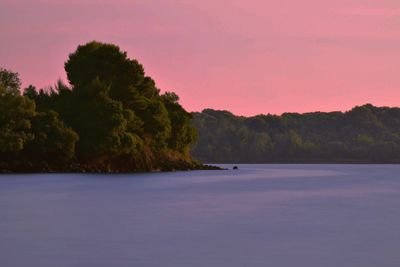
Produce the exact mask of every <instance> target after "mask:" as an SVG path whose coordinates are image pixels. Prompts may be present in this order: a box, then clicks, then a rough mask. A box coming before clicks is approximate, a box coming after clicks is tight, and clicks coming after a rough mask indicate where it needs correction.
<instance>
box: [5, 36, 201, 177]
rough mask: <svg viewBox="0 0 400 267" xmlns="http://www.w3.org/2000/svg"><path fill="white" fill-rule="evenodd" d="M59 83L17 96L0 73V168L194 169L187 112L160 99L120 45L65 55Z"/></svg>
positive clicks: (14, 82)
mask: <svg viewBox="0 0 400 267" xmlns="http://www.w3.org/2000/svg"><path fill="white" fill-rule="evenodd" d="M65 70H66V72H67V77H68V80H69V83H70V85H71V86H67V85H65V84H64V83H62V82H61V81H59V82H58V83H57V85H56V86H54V87H52V88H49V89H47V90H44V89H41V90H39V91H38V90H36V88H35V87H34V86H29V87H28V88H26V89H25V90H24V93H23V95H21V93H20V85H21V83H20V80H19V78H18V74H16V73H13V72H11V71H8V70H5V69H0V170H1V171H33V170H35V171H113V172H114V171H142V170H157V169H183V168H185V169H188V168H195V167H198V166H199V165H198V163H196V162H195V161H193V160H192V159H191V157H190V155H189V148H190V145H191V144H192V143H193V141H194V140H195V139H196V131H195V129H194V128H193V127H192V126H191V118H192V115H191V114H190V113H188V112H186V111H185V110H184V109H183V108H182V106H181V105H180V104H179V103H178V101H179V98H178V96H177V95H176V94H174V93H169V92H167V93H165V94H162V95H161V94H160V90H159V89H158V88H157V87H156V85H155V82H154V81H153V80H152V79H151V78H150V77H148V76H146V75H145V72H144V69H143V67H142V65H140V64H139V63H138V62H137V61H136V60H133V59H129V58H128V57H127V54H126V53H125V52H122V51H121V50H120V48H119V47H118V46H115V45H112V44H104V43H99V42H90V43H88V44H85V45H82V46H79V47H78V48H77V50H76V51H75V52H74V53H72V54H70V55H69V59H68V61H67V62H66V63H65Z"/></svg>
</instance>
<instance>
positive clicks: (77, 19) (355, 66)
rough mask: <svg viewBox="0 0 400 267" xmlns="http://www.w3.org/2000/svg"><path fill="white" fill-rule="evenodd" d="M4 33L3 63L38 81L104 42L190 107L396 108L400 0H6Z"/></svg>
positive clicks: (0, 10) (0, 25) (0, 23)
mask: <svg viewBox="0 0 400 267" xmlns="http://www.w3.org/2000/svg"><path fill="white" fill-rule="evenodd" d="M0 36H1V37H0V66H1V67H5V68H9V69H12V70H14V71H17V72H19V73H20V76H21V78H22V80H23V84H24V85H28V84H34V85H36V86H37V87H39V88H40V87H45V86H49V85H52V84H54V83H55V81H56V80H57V78H62V79H64V80H66V78H65V74H64V70H63V63H64V62H65V60H66V59H67V57H68V54H69V53H70V52H72V51H74V50H75V48H76V46H77V45H78V44H83V43H85V42H88V41H91V40H99V41H103V42H112V43H115V44H118V45H119V46H121V48H122V49H123V50H125V51H127V52H128V55H129V56H130V57H132V58H136V59H138V60H139V61H140V62H141V63H142V64H143V65H144V67H145V69H146V73H147V74H148V75H150V76H152V77H153V78H154V79H155V80H156V82H157V84H158V87H159V88H161V90H162V91H166V90H167V91H175V92H176V93H178V94H179V96H180V97H181V103H182V104H183V106H184V107H185V108H187V109H188V110H190V111H200V110H202V109H204V108H215V109H227V110H230V111H232V112H234V113H236V114H242V115H254V114H259V113H277V114H280V113H282V112H289V111H290V112H292V111H293V112H308V111H315V110H321V111H331V110H347V109H349V108H351V107H352V106H354V105H361V104H365V103H372V104H375V105H386V106H400V1H399V0H301V1H300V0H246V1H243V0H202V1H197V0H190V1H184V0H141V1H135V0H130V1H129V0H112V1H111V0H109V1H106V0H97V1H95V0H0Z"/></svg>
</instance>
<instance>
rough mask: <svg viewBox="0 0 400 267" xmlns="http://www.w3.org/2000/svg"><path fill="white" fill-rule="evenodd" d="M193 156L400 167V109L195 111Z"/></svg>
mask: <svg viewBox="0 0 400 267" xmlns="http://www.w3.org/2000/svg"><path fill="white" fill-rule="evenodd" d="M193 115H194V123H195V127H196V128H197V129H198V133H199V139H198V142H197V143H196V144H195V145H194V147H193V148H192V154H193V156H194V157H196V158H198V159H200V160H202V161H204V162H208V163H400V108H389V107H375V106H373V105H370V104H367V105H363V106H357V107H354V108H353V109H352V110H350V111H348V112H328V113H325V112H313V113H305V114H298V113H284V114H282V115H281V116H277V115H258V116H254V117H242V116H235V115H233V114H232V113H230V112H228V111H218V110H212V109H206V110H203V112H201V113H193Z"/></svg>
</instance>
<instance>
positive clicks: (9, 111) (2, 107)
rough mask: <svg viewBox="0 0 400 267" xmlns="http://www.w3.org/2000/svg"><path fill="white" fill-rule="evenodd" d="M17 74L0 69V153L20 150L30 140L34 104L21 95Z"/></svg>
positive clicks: (31, 136) (4, 154) (5, 153)
mask: <svg viewBox="0 0 400 267" xmlns="http://www.w3.org/2000/svg"><path fill="white" fill-rule="evenodd" d="M20 84H21V82H20V80H19V78H18V74H17V73H14V72H11V71H8V70H5V69H0V154H2V156H3V158H4V157H7V154H8V153H17V152H19V151H21V150H22V149H23V148H24V146H25V144H26V143H27V142H28V141H30V140H32V138H33V135H32V133H31V123H30V119H31V118H32V117H33V116H35V104H34V102H33V101H31V100H29V99H28V98H26V97H24V96H21V95H20V93H19V86H20Z"/></svg>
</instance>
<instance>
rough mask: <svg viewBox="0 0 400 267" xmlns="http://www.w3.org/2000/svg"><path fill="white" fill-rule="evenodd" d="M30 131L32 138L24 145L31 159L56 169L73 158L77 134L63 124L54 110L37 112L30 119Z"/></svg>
mask: <svg viewBox="0 0 400 267" xmlns="http://www.w3.org/2000/svg"><path fill="white" fill-rule="evenodd" d="M32 133H33V134H34V139H33V140H31V141H30V142H29V143H28V144H27V147H26V152H27V153H28V154H29V155H30V158H31V161H33V160H34V161H35V163H36V164H42V163H44V164H45V165H47V166H48V167H52V168H54V169H57V167H58V165H60V164H67V163H69V162H71V161H72V160H73V158H74V156H75V144H76V142H77V141H78V135H77V134H76V133H75V132H74V131H73V130H72V129H71V128H69V127H66V126H65V125H64V123H63V122H62V121H61V120H60V118H59V115H58V114H57V113H56V112H54V111H48V112H41V113H38V114H37V115H36V116H35V117H34V118H33V119H32Z"/></svg>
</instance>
